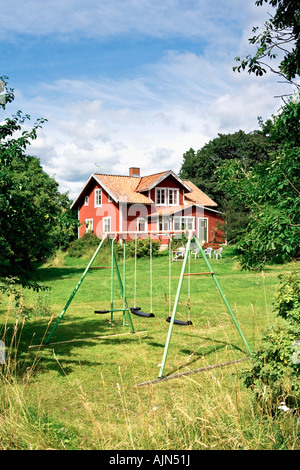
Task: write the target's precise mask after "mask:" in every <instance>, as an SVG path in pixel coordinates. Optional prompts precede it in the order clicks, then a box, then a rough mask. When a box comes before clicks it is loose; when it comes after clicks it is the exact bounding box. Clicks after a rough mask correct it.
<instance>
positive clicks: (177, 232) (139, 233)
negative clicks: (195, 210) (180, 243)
mask: <svg viewBox="0 0 300 470" xmlns="http://www.w3.org/2000/svg"><path fill="white" fill-rule="evenodd" d="M184 234H185V235H187V234H189V235H195V234H196V230H164V231H163V232H160V231H158V230H146V231H145V230H144V231H139V230H135V231H120V232H108V233H107V234H106V235H107V237H108V238H111V237H114V238H117V237H122V236H125V235H134V236H142V235H147V236H151V235H153V236H157V237H162V236H164V235H184Z"/></svg>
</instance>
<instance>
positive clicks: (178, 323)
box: [166, 317, 193, 326]
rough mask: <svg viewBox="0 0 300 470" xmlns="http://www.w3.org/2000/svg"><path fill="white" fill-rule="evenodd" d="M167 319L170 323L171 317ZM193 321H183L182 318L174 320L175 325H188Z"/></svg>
mask: <svg viewBox="0 0 300 470" xmlns="http://www.w3.org/2000/svg"><path fill="white" fill-rule="evenodd" d="M166 321H167V322H168V323H170V321H171V317H168V318H166ZM192 324H193V323H192V322H191V321H189V320H188V321H182V320H176V318H175V320H174V325H180V326H186V325H192Z"/></svg>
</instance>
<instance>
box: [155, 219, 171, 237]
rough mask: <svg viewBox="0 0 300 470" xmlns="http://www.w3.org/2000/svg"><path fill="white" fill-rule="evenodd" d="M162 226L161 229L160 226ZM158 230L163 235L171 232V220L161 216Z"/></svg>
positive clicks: (158, 220) (158, 221)
mask: <svg viewBox="0 0 300 470" xmlns="http://www.w3.org/2000/svg"><path fill="white" fill-rule="evenodd" d="M160 224H161V225H162V226H161V227H160V226H159V225H160ZM157 230H158V231H159V232H161V233H164V232H168V231H169V230H170V218H169V217H167V216H159V217H158V219H157Z"/></svg>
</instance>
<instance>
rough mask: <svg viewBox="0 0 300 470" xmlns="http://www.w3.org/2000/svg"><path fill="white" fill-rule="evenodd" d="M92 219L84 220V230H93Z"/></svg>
mask: <svg viewBox="0 0 300 470" xmlns="http://www.w3.org/2000/svg"><path fill="white" fill-rule="evenodd" d="M93 222H94V221H93V219H86V220H85V231H86V232H92V231H93V225H94V224H93Z"/></svg>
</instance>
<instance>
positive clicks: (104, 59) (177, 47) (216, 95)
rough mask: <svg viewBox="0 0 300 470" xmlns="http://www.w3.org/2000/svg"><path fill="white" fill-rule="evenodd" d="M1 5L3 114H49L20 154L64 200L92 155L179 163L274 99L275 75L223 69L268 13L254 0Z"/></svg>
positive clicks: (123, 169) (90, 168) (109, 161)
mask: <svg viewBox="0 0 300 470" xmlns="http://www.w3.org/2000/svg"><path fill="white" fill-rule="evenodd" d="M0 12H1V13H0V40H1V48H0V61H1V64H2V67H1V69H2V70H1V73H0V75H6V76H8V77H9V84H10V86H11V87H13V88H14V89H15V96H16V99H15V101H14V103H13V104H11V105H9V106H8V107H7V110H6V112H7V114H14V112H16V110H18V109H21V110H22V111H23V112H24V113H26V114H30V115H31V117H32V120H33V121H34V119H36V118H37V117H44V118H47V119H48V122H47V123H45V124H44V126H43V129H42V130H40V131H39V134H38V139H37V140H36V141H35V142H34V143H33V144H32V146H31V148H30V149H29V150H28V153H30V154H33V155H36V156H38V157H39V158H40V159H41V163H42V165H43V167H44V169H45V171H47V172H48V173H49V174H51V175H52V176H54V177H55V178H56V180H57V181H58V182H59V183H60V189H61V190H62V191H70V196H71V197H74V196H75V195H76V193H77V192H78V191H79V189H80V188H81V186H82V184H83V183H84V182H85V180H86V179H87V178H88V176H89V175H90V174H91V173H93V172H94V171H97V170H99V168H98V167H96V166H95V163H97V164H98V165H100V166H101V167H102V168H104V169H105V170H107V171H109V172H112V173H117V174H128V168H129V167H130V166H139V167H140V168H141V172H142V174H144V175H146V174H150V173H152V172H155V171H162V170H167V169H172V170H174V171H175V172H178V171H179V170H180V166H181V164H182V160H183V153H184V152H185V151H187V150H189V148H191V147H192V148H194V149H195V150H197V149H199V148H201V147H202V146H203V145H204V144H205V143H207V142H209V140H211V139H213V138H215V137H217V135H218V133H225V134H226V133H229V132H235V131H237V130H239V129H243V130H245V131H246V132H250V131H252V130H254V129H256V128H257V126H258V125H257V117H258V116H262V118H263V119H267V118H268V117H270V116H271V114H272V113H275V112H276V111H277V109H278V108H279V106H280V102H279V100H278V99H277V100H276V99H275V98H274V95H276V94H278V93H279V92H280V90H282V85H279V84H278V83H277V81H276V77H275V76H272V74H271V75H267V76H265V77H263V78H256V77H254V76H249V75H248V74H247V73H243V74H237V73H234V72H233V71H232V67H233V66H234V57H236V56H238V55H243V56H244V55H246V54H247V53H249V52H250V51H251V49H250V48H249V47H250V46H249V44H248V38H249V37H250V36H251V34H252V32H251V29H252V27H253V26H257V25H261V24H263V21H264V20H265V19H266V18H267V14H268V12H270V13H272V8H271V7H270V6H267V5H265V6H264V7H256V6H255V1H254V0H210V1H208V0H164V1H161V0H160V1H158V0H105V1H104V0H60V1H58V0H45V1H44V2H41V1H37V0H26V1H25V2H24V0H11V1H10V2H4V0H0ZM285 86H286V85H285ZM284 91H285V89H284ZM4 117H5V115H3V118H4Z"/></svg>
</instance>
